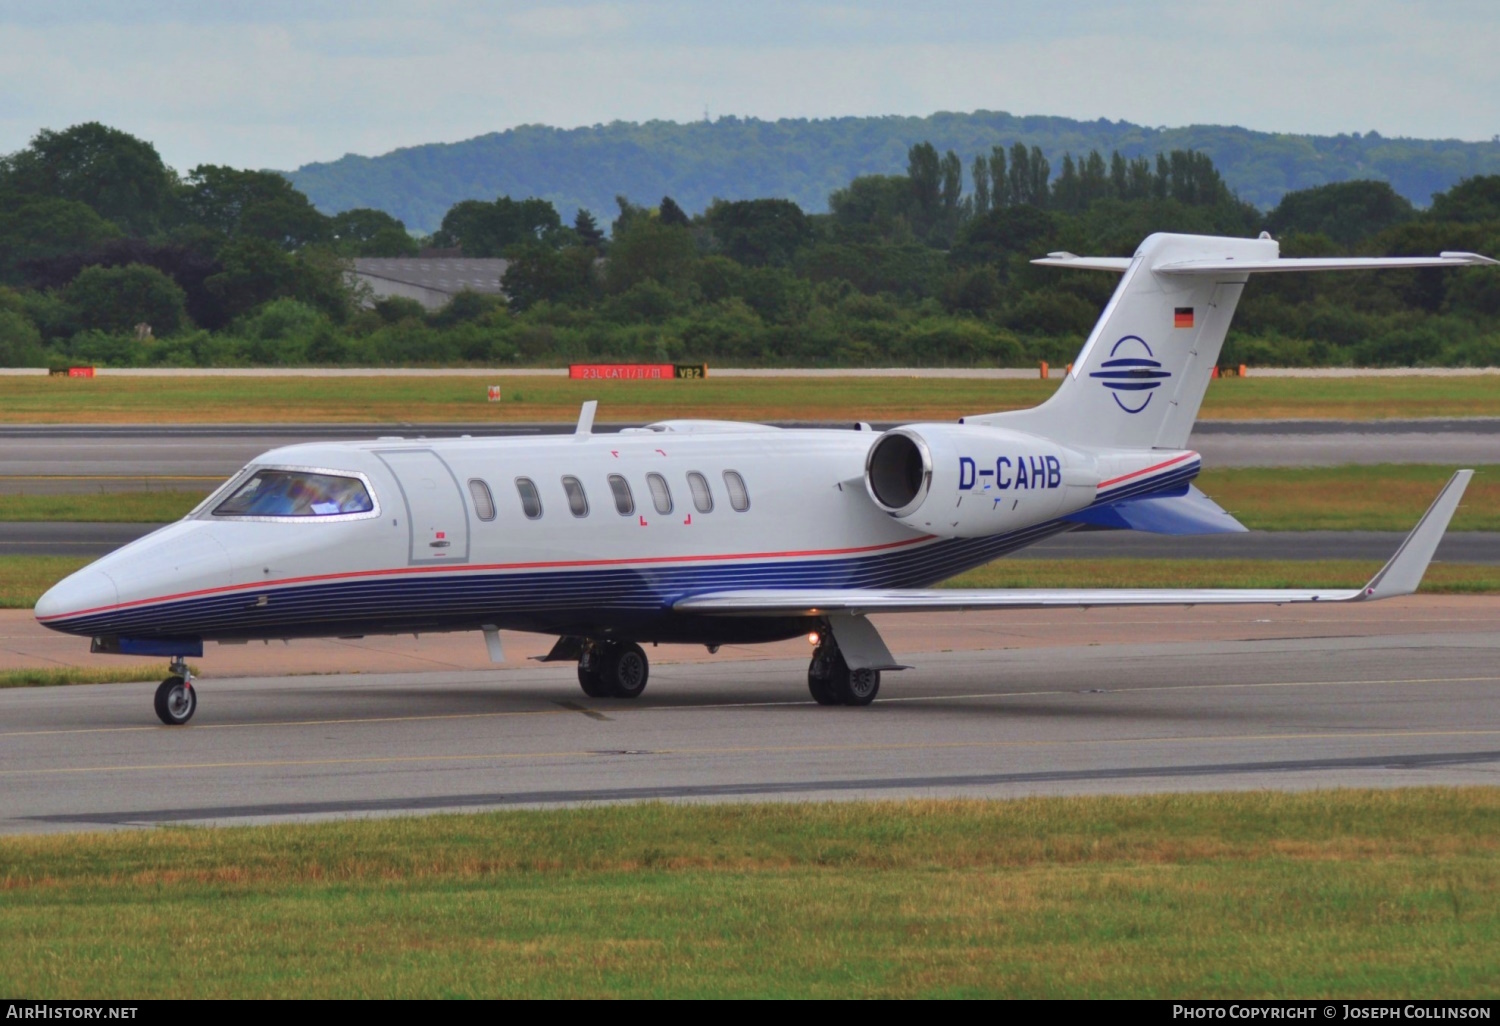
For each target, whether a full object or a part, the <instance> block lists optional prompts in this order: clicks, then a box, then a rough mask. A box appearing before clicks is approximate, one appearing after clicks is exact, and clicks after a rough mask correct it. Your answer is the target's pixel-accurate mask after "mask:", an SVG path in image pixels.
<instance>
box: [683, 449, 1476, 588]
mask: <svg viewBox="0 0 1500 1026" xmlns="http://www.w3.org/2000/svg"><path fill="white" fill-rule="evenodd" d="M1473 476H1474V472H1473V471H1472V470H1460V471H1458V472H1457V473H1456V474H1454V475H1453V477H1452V478H1451V479H1450V480H1449V481H1448V484H1447V485H1445V486H1444V488H1443V490H1442V491H1441V492H1440V493H1438V497H1437V499H1436V500H1434V501H1433V503H1432V505H1431V506H1430V507H1428V510H1427V512H1426V513H1425V514H1423V516H1422V519H1421V520H1420V521H1418V522H1417V526H1416V527H1415V528H1413V529H1412V532H1411V534H1409V535H1407V536H1406V540H1405V541H1403V542H1402V543H1401V547H1400V548H1399V549H1397V550H1396V554H1395V555H1394V556H1392V557H1391V561H1390V562H1389V563H1387V564H1386V565H1385V566H1384V567H1383V568H1382V569H1381V571H1380V572H1379V573H1378V574H1376V575H1375V576H1374V577H1372V578H1371V579H1370V581H1369V583H1367V584H1366V585H1365V586H1364V587H1363V588H1357V589H1353V590H1347V589H1335V588H993V589H990V588H986V589H978V588H975V589H968V588H880V589H862V588H796V589H771V588H762V589H754V590H745V591H721V592H713V593H710V594H707V595H695V596H692V597H690V598H685V599H682V600H680V601H678V602H677V603H676V605H674V606H673V608H674V609H675V610H676V611H678V612H680V613H706V614H710V615H715V614H716V615H722V616H834V615H837V614H841V613H849V614H854V615H864V614H868V613H922V612H931V613H936V612H962V611H964V610H971V609H1045V608H1056V607H1090V606H1199V605H1283V604H1286V603H1292V602H1352V601H1358V600H1361V599H1382V598H1390V597H1392V596H1395V595H1410V594H1411V593H1412V592H1414V591H1416V590H1417V585H1419V584H1421V582H1422V575H1423V574H1424V573H1426V572H1427V565H1428V564H1429V563H1430V562H1432V556H1433V553H1434V552H1436V551H1437V547H1438V542H1440V541H1441V540H1442V538H1443V534H1444V532H1446V531H1447V530H1448V524H1449V522H1450V521H1451V520H1452V519H1453V514H1454V512H1455V511H1456V510H1457V509H1458V503H1459V500H1460V499H1462V498H1463V494H1464V489H1465V488H1467V487H1468V484H1469V479H1470V478H1472V477H1473Z"/></svg>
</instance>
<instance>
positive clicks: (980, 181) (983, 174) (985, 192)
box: [969, 154, 998, 217]
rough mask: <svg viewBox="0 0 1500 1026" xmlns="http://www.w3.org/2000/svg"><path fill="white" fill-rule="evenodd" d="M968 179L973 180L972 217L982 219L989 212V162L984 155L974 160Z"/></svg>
mask: <svg viewBox="0 0 1500 1026" xmlns="http://www.w3.org/2000/svg"><path fill="white" fill-rule="evenodd" d="M969 177H971V178H972V179H974V215H975V216H976V217H983V216H984V215H985V214H988V213H989V212H990V162H989V161H987V160H985V159H984V154H980V155H979V156H977V157H975V158H974V163H973V165H972V166H971V167H970V169H969ZM997 206H998V204H997Z"/></svg>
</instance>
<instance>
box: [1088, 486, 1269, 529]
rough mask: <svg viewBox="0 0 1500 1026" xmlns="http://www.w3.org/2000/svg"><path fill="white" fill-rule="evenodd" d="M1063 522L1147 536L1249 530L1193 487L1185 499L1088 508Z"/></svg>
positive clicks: (1150, 499) (1158, 498)
mask: <svg viewBox="0 0 1500 1026" xmlns="http://www.w3.org/2000/svg"><path fill="white" fill-rule="evenodd" d="M1063 519H1064V520H1067V521H1069V522H1071V523H1075V524H1087V525H1088V526H1090V527H1104V528H1113V529H1115V530H1120V531H1146V532H1148V533H1150V534H1175V535H1188V534H1236V533H1239V532H1242V531H1246V530H1248V528H1246V527H1245V525H1244V524H1242V523H1240V522H1239V521H1238V520H1236V519H1234V517H1233V516H1231V515H1230V513H1229V511H1228V510H1226V509H1225V508H1224V507H1222V506H1220V505H1219V504H1218V503H1217V502H1215V501H1214V500H1212V499H1210V498H1209V497H1208V496H1207V495H1204V494H1203V493H1202V492H1201V491H1199V490H1198V488H1197V487H1196V486H1193V485H1190V486H1189V487H1188V491H1187V493H1186V494H1184V495H1151V496H1146V497H1143V498H1139V499H1126V500H1124V501H1123V502H1115V503H1111V504H1110V505H1108V506H1090V507H1089V508H1088V509H1081V510H1079V511H1078V512H1077V513H1070V514H1068V515H1067V516H1065V517H1063Z"/></svg>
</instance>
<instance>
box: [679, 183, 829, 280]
mask: <svg viewBox="0 0 1500 1026" xmlns="http://www.w3.org/2000/svg"><path fill="white" fill-rule="evenodd" d="M703 219H704V221H705V222H706V223H707V224H708V226H709V228H710V229H711V230H712V231H713V234H714V238H716V239H717V240H718V241H719V245H720V246H722V247H723V250H724V253H725V255H726V256H728V257H730V258H731V259H733V260H737V261H738V262H740V263H741V264H744V265H745V266H747V267H765V266H775V267H786V266H789V265H790V264H791V263H792V261H793V259H794V258H795V257H796V255H797V251H798V250H799V249H801V248H802V247H803V246H806V245H807V244H809V243H810V242H812V240H813V228H812V222H811V221H809V220H808V219H807V215H806V214H804V213H802V208H801V207H799V206H797V204H795V203H793V202H792V201H791V200H781V199H755V200H733V201H727V200H715V201H714V202H713V204H712V205H711V206H710V207H709V208H708V210H707V211H705V212H704V215H703Z"/></svg>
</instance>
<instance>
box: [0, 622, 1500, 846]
mask: <svg viewBox="0 0 1500 1026" xmlns="http://www.w3.org/2000/svg"><path fill="white" fill-rule="evenodd" d="M878 622H879V624H880V625H881V627H882V630H883V631H885V632H886V633H887V636H888V639H889V640H890V641H891V645H892V648H893V649H894V650H895V651H896V652H898V654H899V655H900V656H901V658H903V659H904V660H906V661H908V662H913V663H915V664H916V665H917V668H916V669H914V670H910V671H907V672H905V673H902V674H888V675H887V676H886V678H885V683H884V686H883V688H882V692H881V698H880V700H879V701H877V703H876V704H875V705H873V706H871V707H869V708H867V709H845V708H833V709H830V708H821V707H818V706H815V705H813V704H812V703H811V701H810V700H809V699H808V697H807V695H806V691H805V688H804V685H803V674H804V672H805V665H806V652H807V648H806V645H805V642H789V643H783V644H781V645H776V646H767V647H765V648H762V649H733V650H731V649H726V650H725V651H724V652H721V653H720V654H719V655H718V656H714V657H711V656H708V655H707V654H705V653H704V652H703V650H702V649H687V648H673V649H669V648H665V647H664V648H661V649H655V650H653V657H654V661H655V664H654V668H653V673H652V680H651V684H650V686H649V687H648V689H647V691H646V693H645V695H644V696H642V698H640V699H638V700H636V701H635V702H623V701H606V700H590V699H586V698H584V697H583V695H582V693H581V692H580V691H579V689H578V687H577V685H576V682H575V681H574V679H573V668H572V667H571V666H570V665H563V666H535V665H531V666H527V665H525V663H524V658H523V657H524V656H525V655H526V654H527V653H528V652H529V651H536V650H539V648H540V647H541V645H540V644H539V643H538V639H527V638H524V637H522V636H512V635H507V636H506V640H507V646H508V647H510V648H511V649H512V652H511V658H512V662H511V663H510V664H508V665H507V667H506V668H502V669H498V670H491V671H482V670H476V669H473V668H471V667H473V666H478V665H481V664H480V663H479V662H478V659H479V658H481V657H482V653H483V650H484V646H483V643H482V642H481V641H479V640H478V639H477V638H468V637H467V636H455V637H452V638H441V639H424V640H423V641H422V642H413V641H411V640H410V639H408V640H407V641H405V642H401V643H400V644H399V645H397V644H396V642H395V641H394V639H388V640H387V641H378V640H375V639H372V640H371V642H369V645H370V648H369V649H368V650H367V651H366V650H363V649H360V648H358V647H346V648H343V649H341V650H339V651H341V652H342V656H341V658H340V659H339V662H341V663H342V665H344V666H346V667H351V668H352V667H357V666H360V665H366V666H373V667H378V668H381V669H384V670H386V671H390V670H395V669H399V668H402V667H404V666H407V665H411V664H409V663H402V662H401V661H400V660H399V659H397V658H395V657H393V656H392V655H390V654H388V653H386V652H385V651H383V650H382V647H381V646H383V645H387V644H389V645H391V646H392V647H393V651H394V650H395V649H400V651H406V649H405V648H404V646H408V645H411V646H416V645H422V644H425V645H428V646H429V648H428V652H429V654H430V655H431V656H432V659H433V662H434V663H438V664H442V665H440V666H439V667H438V668H436V669H435V670H434V671H433V672H426V673H410V672H376V673H361V674H345V675H342V676H324V677H296V678H289V677H280V676H276V677H258V678H255V677H239V678H234V679H225V678H224V677H221V676H210V677H207V678H205V679H204V680H203V681H202V683H201V684H200V688H199V693H200V707H199V712H198V715H197V717H196V718H195V719H194V721H193V723H192V724H191V725H190V726H188V727H186V728H166V727H160V726H157V725H154V718H153V716H152V713H151V710H150V696H151V691H152V685H149V684H147V685H98V686H80V687H72V688H49V689H16V690H10V691H6V692H0V831H5V832H10V833H19V832H36V831H54V830H79V829H93V828H101V827H103V828H114V827H133V826H150V825H157V824H170V823H249V822H266V821H281V820H302V819H310V818H327V817H339V816H349V815H375V814H397V813H416V812H432V811H439V810H460V809H493V808H506V807H518V806H552V805H568V804H580V803H595V802H616V801H637V800H645V799H665V800H685V801H721V800H766V799H774V800H826V799H849V798H894V797H903V796H913V795H921V796H964V797H973V796H1010V795H1022V794H1092V793H1104V792H1113V793H1127V792H1144V791H1174V790H1207V789H1225V788H1229V789H1240V788H1267V787H1269V788H1289V789H1297V788H1310V787H1327V786H1377V787H1384V786H1402V785H1411V784H1435V783H1444V784H1494V783H1497V782H1500V600H1497V599H1494V598H1489V597H1470V598H1457V597H1442V596H1432V597H1425V596H1424V597H1416V598H1410V599H1398V600H1392V601H1389V602H1383V603H1378V604H1373V605H1369V606H1360V607H1352V608H1351V607H1348V606H1342V607H1331V606H1330V607H1322V608H1312V607H1306V606H1302V607H1281V608H1274V607H1273V608H1270V609H1253V610H1248V609H1229V608H1215V609H1208V608H1203V609H1187V610H1175V609H1174V610H1162V611H1156V612H1152V613H1149V614H1148V613H1144V612H1143V611H1140V610H1096V611H1081V610H1069V611H1057V612H1034V613H1010V614H985V615H977V614H976V615H968V616H963V617H954V618H949V620H948V621H943V622H935V621H934V618H930V617H929V618H923V617H887V618H882V619H881V620H879V621H878ZM63 640H66V639H63ZM799 646H800V648H799ZM260 651H261V650H260V648H259V646H252V647H251V648H250V650H249V651H247V650H246V649H245V648H243V647H240V648H235V649H220V648H217V647H215V648H211V649H210V651H209V652H208V653H207V654H206V658H205V660H204V663H205V665H206V666H207V667H209V669H210V673H211V674H212V673H218V674H223V673H226V672H227V671H226V670H225V669H224V665H225V664H224V662H223V661H222V660H221V659H220V654H221V652H228V653H231V657H230V658H231V659H232V660H233V661H234V662H235V663H236V664H238V665H239V666H241V667H244V666H247V665H250V664H251V663H252V662H253V660H254V659H255V657H256V655H257V654H258V653H259V652H260ZM265 651H266V652H267V653H276V657H275V660H274V662H275V663H276V664H277V665H278V666H284V665H285V664H286V662H287V660H289V659H296V658H297V656H296V655H295V653H297V652H298V651H299V649H298V647H297V646H292V648H290V649H282V648H280V647H273V648H270V649H266V650H265ZM362 651H363V652H364V655H363V656H361V652H362ZM322 652H323V649H320V648H318V647H316V646H314V647H310V648H308V649H305V650H303V655H302V666H303V668H307V667H310V666H316V665H319V664H320V663H321V660H322V656H321V653H322ZM470 659H472V660H474V661H473V662H467V663H466V662H465V660H470ZM429 665H432V663H429Z"/></svg>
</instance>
